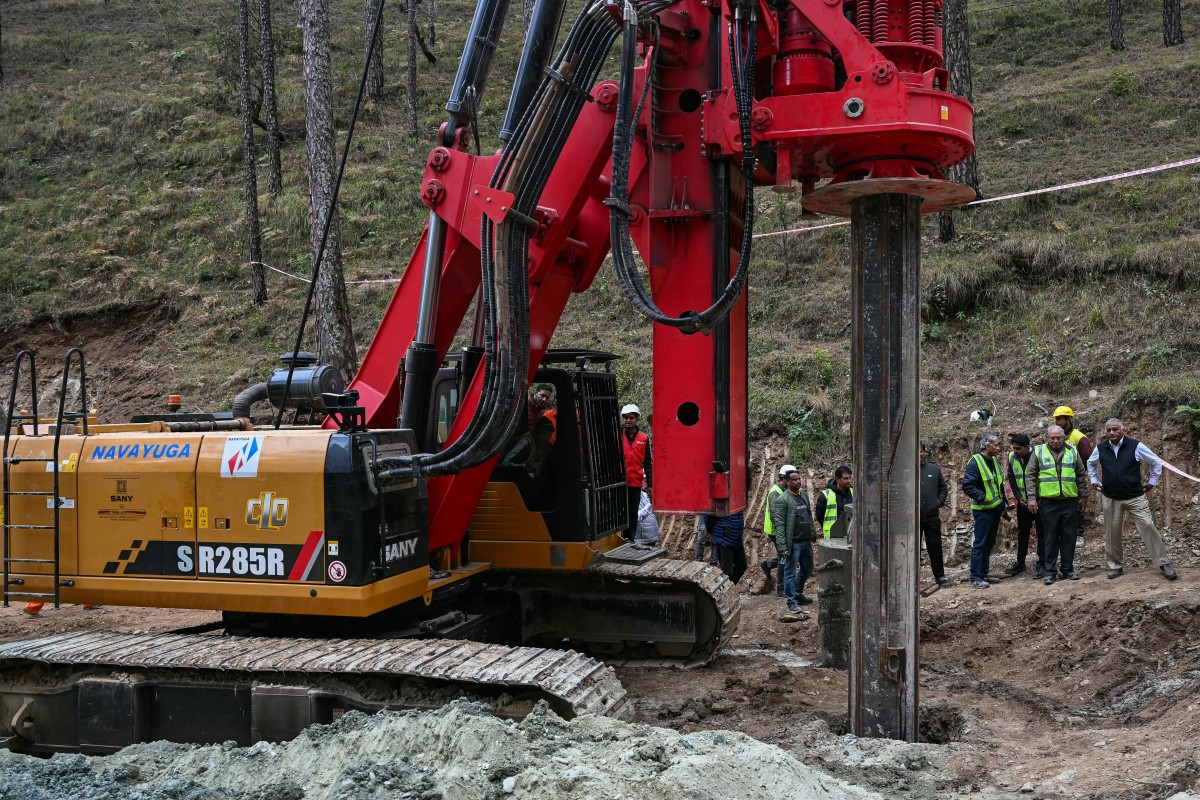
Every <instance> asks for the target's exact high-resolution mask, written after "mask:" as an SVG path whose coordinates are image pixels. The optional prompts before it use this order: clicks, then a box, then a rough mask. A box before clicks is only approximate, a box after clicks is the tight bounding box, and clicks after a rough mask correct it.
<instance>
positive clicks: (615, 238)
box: [606, 4, 758, 333]
mask: <svg viewBox="0 0 1200 800" xmlns="http://www.w3.org/2000/svg"><path fill="white" fill-rule="evenodd" d="M630 9H631V6H630V5H629V4H627V5H626V14H625V18H624V20H623V22H624V25H623V32H624V36H625V42H624V47H623V50H622V58H621V88H620V92H619V94H618V97H617V126H616V130H615V131H614V133H613V166H612V190H611V195H610V197H609V199H608V200H607V201H606V202H607V204H608V206H609V209H610V210H609V224H610V232H611V238H612V252H613V264H614V266H615V267H616V272H617V279H618V282H619V283H620V284H621V288H622V290H623V291H624V293H625V295H626V296H627V297H629V299H630V301H631V302H632V303H633V306H634V308H635V309H637V311H638V312H639V313H641V314H642V315H643V316H645V317H647V318H648V319H650V320H651V321H653V322H657V323H659V324H661V325H666V326H669V327H673V328H677V329H679V330H681V331H683V332H684V333H697V332H703V331H707V330H709V329H710V328H712V327H713V326H714V325H717V324H719V323H721V322H722V321H723V320H724V319H725V318H726V317H727V316H728V315H729V311H730V310H731V309H732V308H733V306H734V304H735V303H736V302H737V300H738V298H739V297H740V296H741V293H742V291H743V289H744V288H745V285H746V280H747V278H748V277H749V264H750V252H751V247H752V245H753V233H754V182H753V171H754V162H755V157H754V150H753V147H752V139H751V131H750V114H751V111H752V110H753V98H754V94H753V92H754V60H755V42H756V37H757V27H758V24H757V14H756V10H755V8H754V7H753V6H752V7H750V8H749V9H746V10H743V9H742V8H741V7H740V6H739V7H738V8H737V9H736V10H735V16H734V25H733V26H732V29H731V30H730V34H729V57H730V70H731V73H732V77H733V86H732V89H733V95H734V101H735V104H736V108H737V114H738V127H739V131H740V133H741V138H742V143H743V146H742V171H743V173H744V175H745V179H746V202H745V209H744V212H743V214H744V220H743V223H744V224H743V226H742V242H741V248H740V252H739V255H738V265H737V269H736V271H735V272H734V275H733V277H732V278H731V279H730V281H729V283H728V285H726V287H725V289H724V290H723V291H722V292H721V294H720V296H718V298H717V299H716V301H715V302H714V303H713V304H712V306H710V307H709V308H707V309H705V310H704V311H700V312H687V313H685V314H684V315H683V316H679V317H672V316H669V315H667V314H665V313H664V312H663V311H662V310H661V309H660V308H659V307H658V305H657V304H656V303H655V302H654V299H653V297H652V296H651V294H650V292H649V291H648V290H647V288H646V286H645V284H644V282H643V280H642V276H641V274H640V272H639V271H638V266H637V261H636V259H635V257H634V254H633V247H632V243H631V238H630V234H629V217H630V215H631V213H632V207H631V206H630V205H629V166H630V161H631V155H632V152H633V140H634V138H635V134H636V121H637V119H638V118H639V117H640V115H641V111H642V106H643V102H644V99H645V95H646V86H649V84H650V83H651V82H652V80H653V75H654V70H655V69H656V66H657V65H656V56H657V50H658V49H657V47H656V48H655V49H654V51H653V55H652V57H651V60H650V64H649V67H648V72H647V76H646V85H645V86H643V90H642V98H641V99H640V100H639V102H638V109H637V114H636V115H635V116H633V117H632V119H631V118H630V106H631V102H630V101H631V94H632V87H633V67H634V63H633V62H634V59H635V58H636V35H637V21H636V17H634V18H632V19H631V15H630V13H629V12H630ZM743 20H745V22H743ZM743 28H744V29H745V36H746V39H747V41H746V46H745V49H744V50H743V49H742V47H741V44H740V42H739V39H740V38H741V36H742V35H743V33H742V31H743Z"/></svg>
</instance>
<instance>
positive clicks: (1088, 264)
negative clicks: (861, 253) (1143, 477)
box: [0, 0, 1200, 466]
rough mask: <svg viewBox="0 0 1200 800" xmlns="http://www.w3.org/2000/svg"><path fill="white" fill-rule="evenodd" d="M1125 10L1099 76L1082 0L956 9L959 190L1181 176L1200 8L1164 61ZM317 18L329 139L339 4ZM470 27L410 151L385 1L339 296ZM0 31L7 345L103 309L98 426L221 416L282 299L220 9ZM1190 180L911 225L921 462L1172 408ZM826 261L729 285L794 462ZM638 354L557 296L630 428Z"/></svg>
mask: <svg viewBox="0 0 1200 800" xmlns="http://www.w3.org/2000/svg"><path fill="white" fill-rule="evenodd" d="M1123 5H1125V22H1126V37H1125V38H1126V43H1127V45H1128V47H1129V49H1128V50H1127V51H1125V52H1122V53H1114V52H1112V51H1110V50H1109V49H1108V46H1107V32H1106V30H1107V29H1106V22H1105V9H1106V4H1104V3H1102V2H1100V0H1069V1H1068V0H1046V2H1041V3H1024V4H1020V3H1018V4H1008V3H1003V2H1000V0H979V2H975V3H972V9H971V20H972V26H973V30H972V35H973V46H974V66H975V104H976V109H977V122H976V125H977V128H976V139H977V146H978V157H979V171H980V176H981V180H982V190H983V193H984V195H985V196H988V197H996V196H1000V195H1003V194H1007V193H1010V192H1016V191H1022V190H1027V189H1031V188H1038V187H1045V186H1052V185H1058V184H1062V183H1066V182H1070V181H1075V180H1080V179H1085V178H1091V177H1096V176H1101V175H1107V174H1111V173H1117V172H1122V171H1125V170H1128V169H1132V168H1136V167H1143V166H1150V165H1154V164H1159V163H1163V162H1169V161H1173V160H1177V159H1182V158H1187V157H1190V156H1195V155H1197V154H1198V153H1197V147H1196V144H1195V142H1196V139H1195V133H1194V132H1195V131H1196V130H1200V45H1198V44H1197V42H1198V41H1200V40H1198V38H1197V37H1200V29H1197V27H1196V24H1195V20H1196V19H1197V18H1198V16H1200V14H1198V12H1200V4H1198V3H1197V0H1189V2H1185V3H1184V9H1183V16H1184V21H1185V25H1184V34H1185V36H1187V38H1188V41H1187V43H1186V44H1184V45H1182V46H1180V47H1175V48H1171V49H1169V50H1168V49H1165V48H1163V47H1162V45H1161V34H1160V30H1159V26H1160V25H1161V11H1160V6H1159V4H1158V3H1157V2H1152V0H1135V2H1132V3H1125V4H1123ZM276 6H277V7H276V14H275V30H276V34H277V37H278V40H279V45H280V52H279V65H278V70H279V88H280V103H281V113H282V114H283V118H284V123H283V124H284V133H285V136H286V138H287V141H286V143H285V150H284V171H285V179H284V182H285V191H284V194H283V196H281V197H279V198H269V197H267V196H266V195H265V193H264V196H263V197H262V198H261V202H262V209H263V216H264V237H265V242H264V247H265V258H266V261H267V262H268V263H270V264H271V265H273V266H275V267H277V268H279V269H281V270H283V271H285V272H288V273H293V274H303V273H305V272H306V271H307V269H308V267H309V261H310V255H309V248H308V244H307V242H308V224H309V223H308V200H307V188H306V173H305V163H304V143H303V139H302V136H303V108H302V89H301V86H300V70H301V63H300V58H301V54H300V37H299V31H298V29H297V28H296V22H297V19H296V10H295V6H294V5H293V4H289V3H276ZM334 6H335V7H334V9H333V13H334V18H335V20H334V30H335V42H334V44H335V48H334V59H335V63H334V82H335V97H336V98H337V102H338V114H339V126H340V130H341V132H342V134H343V135H344V125H345V122H346V120H347V119H348V117H349V111H350V106H351V103H352V101H353V96H354V90H355V88H356V84H357V80H358V76H359V71H360V69H361V64H360V60H361V51H362V40H363V30H362V25H363V22H362V9H361V3H337V4H334ZM472 8H473V4H472V3H469V2H467V1H466V0H440V2H439V3H438V31H437V46H436V52H437V55H438V56H439V62H438V64H437V65H436V66H430V65H427V64H424V63H423V64H422V67H421V69H422V73H421V83H420V92H419V102H420V107H421V120H422V125H423V126H424V128H425V130H424V131H423V133H422V135H421V136H420V137H418V138H416V139H414V138H411V137H409V136H407V135H406V134H404V133H403V104H404V96H403V89H402V86H401V79H402V75H401V70H400V64H401V54H402V48H403V38H402V30H401V23H402V18H401V17H402V15H401V14H399V13H398V12H397V11H396V10H395V9H394V8H393V7H389V10H390V12H391V13H390V16H389V17H388V30H387V38H386V42H385V45H386V48H387V50H386V54H385V60H386V68H387V90H386V96H385V97H384V98H383V100H382V101H381V102H379V103H377V104H375V105H373V106H372V107H371V108H369V109H367V110H366V112H365V113H364V115H363V116H362V118H361V120H360V125H359V128H358V130H357V132H356V138H355V145H354V148H353V150H352V156H351V158H352V160H351V163H350V165H349V167H348V169H347V173H346V181H345V183H344V186H343V194H342V205H341V209H342V211H341V213H342V231H343V242H344V246H345V252H344V262H345V265H346V275H347V279H348V280H350V281H362V280H383V279H394V278H396V277H397V276H398V275H399V274H401V272H402V271H403V269H404V265H405V264H406V261H407V258H408V254H409V252H410V250H411V248H412V246H413V243H414V242H415V240H416V238H417V236H418V235H419V232H420V229H421V227H422V225H423V223H424V219H425V214H424V207H423V206H422V205H421V204H420V203H419V202H418V201H417V199H416V190H417V186H418V183H419V177H420V174H421V167H422V165H423V160H424V156H425V154H426V153H427V151H428V149H429V147H430V144H431V142H432V138H433V136H432V133H433V130H434V129H435V128H436V125H437V124H439V123H440V122H441V121H442V119H443V114H442V112H441V111H440V108H441V106H442V104H443V103H444V98H445V95H446V92H447V89H448V86H449V83H450V81H451V79H452V77H453V71H454V69H455V67H456V66H457V56H458V53H459V52H460V50H461V44H462V40H463V37H464V36H465V33H466V29H467V25H468V22H469V15H470V11H471V9H472ZM514 18H515V15H514ZM3 25H4V30H3V51H2V53H0V57H2V58H3V62H4V68H5V78H6V83H5V86H4V88H3V90H2V91H0V291H2V292H3V294H4V298H5V301H6V302H4V303H3V304H2V305H0V330H5V331H7V334H6V338H7V339H8V340H9V342H10V343H12V344H13V345H17V346H20V345H22V344H23V343H25V342H27V341H32V340H33V339H31V337H33V336H35V335H36V334H37V332H38V331H40V330H43V329H57V330H59V331H62V332H63V334H62V338H63V339H64V340H65V339H67V338H70V336H69V335H70V333H71V330H72V327H71V325H72V320H76V319H84V318H86V319H88V320H90V323H89V324H95V322H96V320H101V321H102V322H103V323H104V324H108V325H110V326H112V327H114V328H120V327H121V326H122V325H125V326H129V325H131V324H136V325H137V326H140V327H143V328H144V327H145V325H144V324H143V322H142V317H140V316H138V315H136V314H134V313H133V312H132V311H131V309H135V308H137V309H145V308H146V307H147V306H146V305H130V304H137V303H142V304H147V303H148V304H149V305H150V306H154V305H159V306H162V307H164V308H166V309H168V310H169V313H166V314H165V315H163V316H161V318H157V321H156V322H155V323H154V326H153V331H152V335H151V334H149V333H148V334H147V335H144V336H140V337H133V338H131V339H128V340H123V341H125V344H122V345H121V346H120V347H117V348H115V349H114V351H113V352H112V353H111V354H109V353H107V352H106V357H110V358H124V359H128V361H129V362H130V363H132V364H136V365H137V367H138V368H137V369H128V370H122V368H121V366H120V365H119V364H107V365H105V367H104V368H103V369H102V370H101V371H102V374H103V375H104V376H105V377H104V380H108V381H110V382H111V384H112V385H110V386H109V387H108V396H110V397H112V398H114V403H113V405H114V407H116V408H118V409H120V408H123V407H124V406H125V405H127V404H128V402H129V400H128V398H130V397H144V396H146V395H147V390H146V389H145V384H146V383H147V382H148V381H155V382H157V383H160V384H162V390H163V392H164V393H165V391H166V390H167V389H169V390H171V391H177V392H181V393H183V394H184V395H185V396H186V397H187V398H188V402H189V403H194V404H196V405H199V406H203V405H210V404H216V405H221V404H225V405H227V404H228V403H229V402H230V401H231V399H232V397H233V395H234V394H235V393H236V392H237V391H238V390H240V389H241V388H243V387H244V386H245V385H247V384H249V383H252V382H254V381H256V380H260V379H261V378H262V376H263V375H265V374H266V372H267V370H268V369H269V368H270V367H271V365H272V362H273V361H274V359H275V357H276V355H277V354H278V353H280V352H282V351H284V350H286V349H288V348H289V347H290V346H291V340H292V339H293V337H294V336H295V324H296V320H297V319H298V317H299V309H300V307H301V304H302V301H303V294H304V291H305V287H304V284H303V283H302V282H301V281H299V280H295V279H293V278H289V277H285V276H282V275H279V274H277V273H271V275H270V277H269V291H270V300H269V302H268V303H267V305H266V306H265V307H262V308H258V307H255V306H253V305H252V304H251V302H250V290H249V278H248V271H247V268H246V266H245V264H244V261H245V259H246V250H245V247H244V246H243V245H242V244H241V241H242V236H241V219H240V214H241V207H242V202H241V198H240V178H239V165H240V128H239V122H238V115H237V99H236V94H235V91H234V86H235V84H234V77H235V75H234V70H235V65H236V58H235V50H234V48H233V39H232V36H231V33H230V32H231V31H232V30H233V18H232V9H231V4H229V3H219V2H215V1H214V0H193V2H188V3H181V2H171V1H170V0H159V1H158V2H134V1H133V0H109V2H105V3H96V2H93V0H30V1H29V2H21V3H6V4H5V6H4V9H3ZM514 27H515V26H514ZM513 33H515V31H513V30H510V31H509V34H510V35H509V36H508V42H507V43H506V45H505V47H504V48H502V50H501V51H500V53H499V54H498V56H497V60H496V65H497V67H496V73H495V77H494V79H493V81H492V84H491V87H490V88H491V91H490V94H488V95H487V97H486V100H485V103H484V112H485V114H486V115H487V119H486V122H485V125H484V130H483V134H484V141H485V144H484V148H485V150H486V149H489V148H490V147H492V146H494V145H495V141H496V140H495V138H494V131H495V129H496V128H498V126H499V122H500V116H501V115H502V110H503V106H504V104H505V102H506V100H507V84H506V81H505V79H504V76H505V75H507V74H511V70H512V67H513V66H514V65H515V62H516V54H517V44H516V41H515V37H514V36H512V35H511V34H513ZM339 148H340V143H339ZM1198 182H1200V169H1198V168H1196V167H1192V168H1187V169H1181V170H1175V171H1170V172H1165V173H1162V174H1159V175H1155V176H1150V177H1144V178H1137V179H1132V180H1127V181H1122V182H1117V183H1108V184H1101V185H1098V186H1092V187H1088V188H1085V189H1079V190H1073V191H1070V192H1063V193H1058V194H1049V195H1039V196H1035V197H1030V198H1026V199H1023V200H1015V201H1009V202H999V203H994V204H990V205H985V206H981V207H979V208H977V209H975V210H972V211H969V212H964V213H962V214H960V215H959V219H958V230H959V237H958V238H957V239H956V240H955V241H953V242H951V243H950V244H941V243H938V242H937V241H936V240H935V238H934V234H935V233H936V226H935V225H927V226H926V239H925V243H924V259H923V270H924V280H923V283H924V287H925V319H924V323H925V325H924V329H923V339H924V342H925V348H924V354H923V359H924V377H925V380H924V382H923V402H924V405H925V419H924V425H925V428H926V431H927V432H928V433H929V435H930V436H931V437H932V438H933V439H934V440H935V442H938V443H942V444H949V443H954V442H960V441H961V440H962V439H963V438H964V437H965V436H966V435H968V434H969V432H970V431H969V429H968V428H967V425H966V422H965V413H966V411H968V410H969V409H971V408H975V407H981V406H984V407H991V406H992V405H995V406H996V407H997V409H998V410H999V411H1000V412H1001V413H1000V415H999V419H1000V421H1001V422H1002V424H1003V425H1005V426H1006V427H1007V428H1027V427H1029V426H1030V425H1032V424H1033V422H1034V421H1035V420H1036V419H1039V418H1044V416H1045V412H1044V409H1046V408H1048V407H1052V406H1054V405H1057V404H1058V403H1059V402H1068V403H1072V404H1074V405H1076V407H1077V408H1079V409H1080V410H1081V412H1082V415H1083V417H1082V418H1083V419H1084V420H1085V421H1087V422H1094V421H1095V419H1097V418H1099V417H1101V416H1103V415H1104V414H1106V413H1109V412H1110V411H1111V410H1113V409H1122V408H1135V407H1138V406H1140V405H1143V404H1157V405H1166V406H1169V407H1170V410H1173V405H1174V404H1175V403H1178V402H1184V403H1188V404H1190V405H1196V406H1200V369H1197V367H1196V366H1195V365H1196V363H1197V358H1196V357H1197V355H1200V344H1198V342H1200V336H1197V335H1196V327H1197V324H1198V323H1200V314H1197V312H1195V311H1194V310H1193V309H1195V308H1196V307H1197V305H1198V303H1197V300H1198V299H1200V291H1198V290H1200V278H1197V277H1196V275H1195V271H1194V266H1195V264H1196V261H1197V255H1198V254H1200V234H1198V231H1200V199H1198V198H1200V192H1198V191H1197V189H1198V188H1200V187H1198V185H1197V184H1198ZM260 187H263V188H265V180H261V179H260ZM758 203H759V206H760V223H759V224H760V228H759V229H760V230H761V231H770V230H779V229H785V228H791V227H795V226H796V225H797V224H798V223H799V220H798V218H797V213H798V207H797V198H795V197H789V196H786V195H777V194H773V193H771V192H766V191H764V192H760V194H759V198H758ZM847 256H848V251H847V236H846V229H844V228H842V229H833V230H828V231H820V232H814V233H808V234H803V233H802V234H796V235H792V236H787V237H778V238H771V239H765V240H762V241H760V242H759V243H758V246H757V249H756V257H755V261H754V275H753V277H752V279H751V287H750V307H751V319H752V325H753V344H752V408H751V420H752V427H753V432H754V435H755V436H756V437H760V438H761V437H766V436H771V435H787V436H789V437H790V438H791V440H792V448H793V455H794V457H795V458H797V459H800V460H801V461H808V462H811V463H813V464H815V465H819V466H825V465H827V464H828V463H829V461H830V460H832V459H834V458H844V457H845V454H846V453H847V452H848V442H847V435H846V431H847V427H846V415H847V411H848V405H849V404H848V385H849V354H848V352H849V351H848V348H847V340H846V337H847V335H848V330H849V329H848V323H849V315H850V300H849V286H848V272H847V267H846V263H847V260H848V258H847ZM768 288H769V289H770V291H769V292H768V291H767V289H768ZM389 296H390V287H389V286H388V285H386V284H366V285H360V284H354V285H352V286H351V287H350V297H351V303H352V306H353V307H354V309H355V311H356V319H355V335H356V338H357V340H358V341H359V343H360V348H365V345H366V343H367V342H368V341H369V340H370V338H371V335H372V333H373V331H374V329H375V326H376V324H377V322H378V320H379V318H380V316H381V314H382V310H383V307H384V305H385V304H386V301H387V299H388V297H389ZM88 330H89V331H92V330H93V329H92V328H89V329H88ZM649 332H650V329H649V325H648V324H647V323H645V322H643V321H640V320H638V319H635V315H634V313H633V312H632V311H631V310H630V308H629V305H628V303H627V302H626V301H625V300H624V299H623V298H622V297H621V296H620V294H619V290H618V289H617V287H616V281H615V279H614V278H613V277H612V276H611V275H610V274H608V273H604V274H602V275H601V277H600V278H599V279H598V281H597V284H596V286H595V287H594V288H593V290H592V291H591V292H589V293H588V294H586V295H582V296H580V297H578V298H576V300H575V301H573V304H572V306H571V308H570V309H569V311H568V316H567V318H566V319H565V320H564V321H563V324H562V326H561V327H560V330H559V333H558V335H557V336H556V344H559V345H564V346H565V345H572V346H599V345H603V346H604V347H607V348H611V349H615V350H617V351H619V352H621V353H622V354H623V355H626V356H628V358H627V359H625V360H624V361H623V362H622V363H621V366H620V367H619V369H620V378H621V381H622V390H623V392H624V394H626V395H627V396H629V397H630V398H632V399H634V400H636V401H638V402H639V403H643V404H648V400H649V382H650V378H651V372H650V366H649V364H648V359H647V358H645V354H646V343H647V341H648V339H649ZM797 342H799V345H797ZM81 344H84V345H85V346H86V344H87V342H81ZM361 352H362V349H360V354H361ZM56 358H57V356H56ZM93 359H95V357H93ZM98 369H100V368H98ZM6 371H7V370H5V372H6ZM130 375H132V376H135V377H134V378H130V377H128V376H130ZM125 382H128V384H130V385H126V383H125ZM134 383H136V386H135V385H132V384H134ZM154 391H155V392H157V391H158V388H157V385H156V388H155V390H154ZM151 396H153V395H151Z"/></svg>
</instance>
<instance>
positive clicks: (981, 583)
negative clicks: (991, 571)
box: [971, 578, 992, 589]
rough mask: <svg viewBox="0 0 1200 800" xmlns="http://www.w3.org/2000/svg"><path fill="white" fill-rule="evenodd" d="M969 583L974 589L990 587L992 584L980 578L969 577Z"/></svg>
mask: <svg viewBox="0 0 1200 800" xmlns="http://www.w3.org/2000/svg"><path fill="white" fill-rule="evenodd" d="M971 585H972V586H974V587H975V588H976V589H990V588H992V585H991V584H990V583H988V582H987V581H985V580H983V579H982V578H971Z"/></svg>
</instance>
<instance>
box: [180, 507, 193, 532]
mask: <svg viewBox="0 0 1200 800" xmlns="http://www.w3.org/2000/svg"><path fill="white" fill-rule="evenodd" d="M195 522H196V509H194V508H192V507H191V506H184V507H183V527H184V530H191V529H192V525H194V524H195Z"/></svg>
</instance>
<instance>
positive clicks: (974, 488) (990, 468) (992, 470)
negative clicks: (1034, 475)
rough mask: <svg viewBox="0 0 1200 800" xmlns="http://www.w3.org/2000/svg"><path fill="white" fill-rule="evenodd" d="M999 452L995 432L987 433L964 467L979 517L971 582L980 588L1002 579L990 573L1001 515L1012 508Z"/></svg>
mask: <svg viewBox="0 0 1200 800" xmlns="http://www.w3.org/2000/svg"><path fill="white" fill-rule="evenodd" d="M998 455H1000V444H999V442H998V441H997V439H996V437H995V436H994V435H993V434H990V433H985V434H984V435H983V437H982V438H981V439H980V440H979V452H978V453H976V454H975V455H973V456H971V460H970V461H968V462H967V466H966V467H965V468H964V469H963V479H962V489H963V491H964V492H965V493H966V495H967V497H970V498H971V516H972V517H974V519H975V541H974V543H973V544H972V546H971V585H972V586H974V587H975V588H976V589H986V588H988V587H989V586H990V585H991V584H993V583H999V582H1000V579H999V578H996V577H993V576H991V575H988V569H989V568H990V566H991V560H992V548H993V547H995V546H996V531H997V530H999V529H1000V517H1001V516H1002V515H1003V514H1004V513H1005V512H1006V511H1007V508H1008V504H1007V502H1006V501H1005V499H1004V470H1003V467H1001V466H1000V459H998V458H997V456H998Z"/></svg>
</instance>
